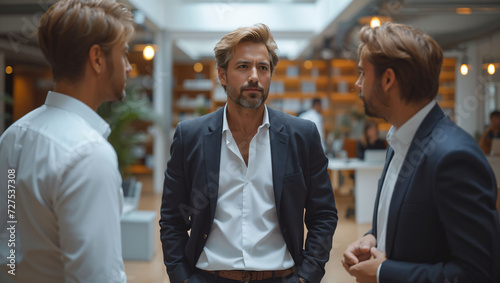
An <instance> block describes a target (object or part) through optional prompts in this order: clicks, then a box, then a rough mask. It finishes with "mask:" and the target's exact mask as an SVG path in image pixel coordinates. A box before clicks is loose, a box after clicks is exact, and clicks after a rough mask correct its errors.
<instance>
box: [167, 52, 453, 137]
mask: <svg viewBox="0 0 500 283" xmlns="http://www.w3.org/2000/svg"><path fill="white" fill-rule="evenodd" d="M201 63H202V65H203V71H201V72H199V73H197V72H195V71H194V69H193V64H192V63H189V64H188V63H176V64H175V65H174V68H173V70H174V78H175V82H174V91H173V101H174V103H173V105H174V107H173V117H174V118H173V120H174V122H173V124H174V125H173V126H175V125H177V123H178V122H179V121H182V120H185V119H189V118H194V117H197V116H199V115H202V114H204V113H209V112H212V111H215V110H217V109H218V108H219V107H222V106H224V104H225V103H226V94H225V92H224V90H223V88H222V87H221V86H220V83H219V82H218V79H217V72H216V69H215V63H214V62H213V61H205V62H201ZM455 64H456V59H455V58H445V59H444V62H443V67H442V71H441V76H440V88H439V92H438V96H437V98H436V101H437V102H438V104H439V105H440V106H441V107H442V108H443V110H445V111H446V112H447V114H448V115H450V116H451V117H452V118H453V117H454V107H455ZM357 79H358V68H357V61H355V60H349V59H333V60H306V61H303V60H280V62H279V64H278V66H276V69H275V70H274V74H273V77H272V79H271V86H270V90H269V97H268V99H267V102H266V103H267V104H268V105H269V106H270V107H272V108H275V109H278V110H281V111H284V112H286V113H289V114H291V115H297V114H298V113H299V112H301V111H304V110H307V109H309V108H310V105H311V101H312V99H313V98H320V99H322V102H323V103H322V104H323V113H322V114H323V117H324V122H323V123H324V128H325V129H324V130H325V133H324V134H325V135H324V136H325V138H326V137H328V135H330V134H336V135H338V134H341V135H349V133H350V131H352V130H353V129H352V124H355V121H354V122H353V119H356V118H355V116H357V117H359V116H362V115H363V113H364V109H363V103H362V101H361V100H360V99H359V97H358V94H359V93H358V91H357V90H356V89H355V86H354V85H355V83H356V81H357ZM378 122H379V128H380V130H381V131H387V130H388V129H389V128H390V125H389V124H388V123H386V122H385V121H383V120H378ZM358 132H359V129H358Z"/></svg>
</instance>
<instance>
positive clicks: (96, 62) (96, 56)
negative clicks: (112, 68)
mask: <svg viewBox="0 0 500 283" xmlns="http://www.w3.org/2000/svg"><path fill="white" fill-rule="evenodd" d="M89 64H90V67H91V68H92V70H94V72H95V73H96V74H101V73H102V72H104V69H105V68H106V58H105V56H104V52H103V51H102V49H101V46H99V45H98V44H94V45H92V46H91V47H90V50H89Z"/></svg>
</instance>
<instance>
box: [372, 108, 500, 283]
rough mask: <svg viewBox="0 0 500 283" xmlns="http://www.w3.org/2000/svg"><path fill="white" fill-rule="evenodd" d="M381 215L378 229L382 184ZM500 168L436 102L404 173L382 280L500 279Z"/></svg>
mask: <svg viewBox="0 0 500 283" xmlns="http://www.w3.org/2000/svg"><path fill="white" fill-rule="evenodd" d="M393 155H394V151H393V150H392V148H390V147H389V149H388V151H387V161H386V165H385V168H384V170H383V173H382V177H381V179H380V181H379V185H378V194H377V199H376V203H375V212H374V216H373V230H372V232H373V234H374V235H375V236H376V235H377V211H378V203H379V198H380V191H381V188H382V184H383V182H384V178H385V174H386V171H387V167H388V164H389V161H390V160H391V158H392V157H393ZM496 197H497V187H496V181H495V177H494V174H493V172H492V170H491V168H490V166H489V164H488V161H487V160H486V158H485V156H484V154H483V153H482V152H481V150H480V149H479V147H478V145H477V142H476V141H475V140H474V139H473V138H472V137H471V136H470V135H469V134H467V133H466V132H465V131H463V130H462V129H461V128H459V127H458V126H456V125H455V123H453V122H452V121H451V120H450V119H449V118H448V117H447V116H445V115H444V114H443V112H442V110H441V108H439V106H437V105H436V106H435V107H434V108H433V109H432V110H431V112H430V113H429V114H428V115H427V117H426V118H425V119H424V121H423V122H422V124H421V125H420V127H419V128H418V130H417V132H416V134H415V137H414V139H413V141H412V143H411V145H410V148H409V150H408V154H407V155H406V158H405V161H404V163H403V166H402V169H401V172H400V173H399V176H398V180H397V182H396V187H395V189H394V194H393V196H392V200H391V204H390V208H389V216H388V217H389V218H388V224H387V242H386V254H387V258H388V260H387V261H385V262H384V263H383V264H382V267H381V269H380V274H379V276H380V277H379V279H380V283H389V282H390V283H392V282H401V283H403V282H404V283H408V282H436V283H438V282H439V283H448V282H449V283H455V282H458V283H461V282H464V283H465V282H467V283H473V282H477V283H486V282H499V281H498V280H500V279H499V277H498V274H499V273H498V271H499V270H500V265H499V259H500V230H499V225H498V214H497V211H496V208H495V200H496Z"/></svg>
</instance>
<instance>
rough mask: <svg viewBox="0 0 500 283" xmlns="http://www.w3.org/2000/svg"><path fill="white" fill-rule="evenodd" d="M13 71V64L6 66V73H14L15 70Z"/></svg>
mask: <svg viewBox="0 0 500 283" xmlns="http://www.w3.org/2000/svg"><path fill="white" fill-rule="evenodd" d="M13 71H14V69H12V67H11V66H7V67H5V73H6V74H7V75H10V74H12V72H13Z"/></svg>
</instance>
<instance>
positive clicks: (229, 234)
mask: <svg viewBox="0 0 500 283" xmlns="http://www.w3.org/2000/svg"><path fill="white" fill-rule="evenodd" d="M276 48H277V46H276V43H275V42H274V39H273V37H272V35H271V32H270V31H269V28H268V27H267V26H266V25H263V24H258V25H255V26H252V27H244V28H239V29H236V30H235V31H233V32H231V33H229V34H227V35H226V36H224V37H223V38H222V39H221V41H220V42H219V43H218V44H217V45H216V47H215V55H216V56H215V57H216V62H217V67H218V75H219V80H220V82H221V84H222V86H223V87H224V89H225V90H226V93H227V96H228V101H227V104H226V106H225V107H224V108H222V109H220V110H218V111H216V112H213V113H211V114H208V115H205V116H202V117H199V118H196V119H193V120H188V121H184V122H181V123H179V125H178V126H177V129H176V132H175V136H174V140H173V143H172V147H171V158H170V160H169V162H168V164H167V170H166V172H165V184H164V189H163V200H162V207H161V219H160V227H161V230H160V233H161V240H162V244H163V256H164V262H165V265H166V267H167V272H168V275H169V278H170V282H172V283H181V282H186V281H188V282H190V283H212V282H213V283H215V282H220V283H238V282H250V281H251V282H260V283H271V282H276V283H278V282H290V283H291V282H294V283H297V282H299V280H300V282H302V283H304V282H311V283H319V282H320V281H321V278H322V277H323V276H324V273H325V269H324V266H325V263H326V262H327V261H328V259H329V255H330V250H331V248H332V237H333V233H334V231H335V228H336V224H337V210H336V208H335V199H334V196H333V190H332V186H331V183H330V178H329V176H328V171H327V167H328V159H327V158H326V156H325V153H324V152H323V150H322V148H321V141H320V139H319V133H318V129H317V128H316V126H315V125H314V124H313V123H312V122H311V121H307V120H303V119H300V118H297V117H294V116H291V115H288V114H285V113H283V112H280V111H277V110H274V109H271V108H268V107H267V106H266V105H265V104H264V102H265V100H266V98H267V96H268V93H269V85H270V82H271V74H272V72H273V70H274V67H275V66H276V64H277V63H278V56H277V55H276V53H275V50H276ZM304 211H305V214H304ZM304 218H305V219H304ZM304 223H305V225H306V226H307V230H308V232H307V238H306V239H305V242H304ZM189 230H191V233H190V234H188V231H189Z"/></svg>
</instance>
